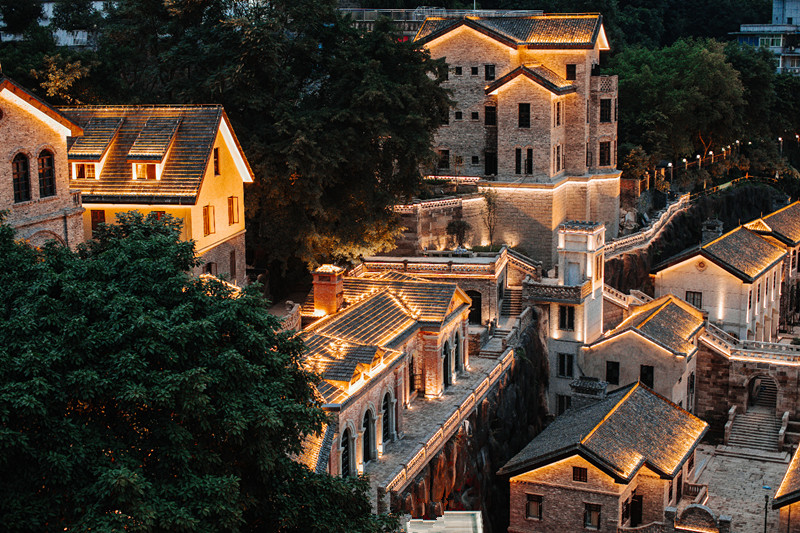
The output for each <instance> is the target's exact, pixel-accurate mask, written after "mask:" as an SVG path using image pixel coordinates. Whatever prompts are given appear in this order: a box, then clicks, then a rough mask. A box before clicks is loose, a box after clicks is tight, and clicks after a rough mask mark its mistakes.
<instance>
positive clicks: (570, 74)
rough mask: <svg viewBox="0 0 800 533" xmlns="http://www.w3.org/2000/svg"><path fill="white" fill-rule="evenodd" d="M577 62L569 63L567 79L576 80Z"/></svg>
mask: <svg viewBox="0 0 800 533" xmlns="http://www.w3.org/2000/svg"><path fill="white" fill-rule="evenodd" d="M575 67H576V65H575V63H570V64H568V65H567V80H568V81H574V80H575V77H576V76H575Z"/></svg>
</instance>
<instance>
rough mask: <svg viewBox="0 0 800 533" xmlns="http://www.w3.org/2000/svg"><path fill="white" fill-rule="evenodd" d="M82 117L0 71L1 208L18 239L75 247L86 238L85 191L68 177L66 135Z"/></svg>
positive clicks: (73, 131) (74, 132)
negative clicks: (76, 117) (70, 114)
mask: <svg viewBox="0 0 800 533" xmlns="http://www.w3.org/2000/svg"><path fill="white" fill-rule="evenodd" d="M82 132H83V130H82V128H81V126H80V125H79V124H78V122H77V121H75V120H73V119H71V118H70V117H68V116H66V115H65V114H64V113H62V112H60V111H58V110H57V109H55V108H53V107H51V106H50V105H49V104H47V102H45V101H43V100H42V99H40V98H39V97H37V96H35V95H34V94H32V93H30V92H29V91H27V90H26V89H25V88H23V87H21V86H20V85H18V84H17V83H16V82H14V81H12V80H11V79H9V78H7V77H4V76H2V74H0V143H1V144H2V146H3V154H4V155H3V157H4V158H5V159H4V161H3V163H2V165H1V166H2V169H0V177H1V178H2V179H0V211H2V210H7V211H8V215H7V218H6V223H7V224H9V225H11V227H13V228H14V229H15V230H16V236H17V238H18V239H23V240H27V241H29V242H30V243H31V244H32V245H34V246H41V245H42V244H44V243H45V242H47V241H56V242H58V243H61V244H63V245H65V246H69V247H70V248H74V247H75V246H76V245H77V244H78V243H80V242H83V226H82V224H81V216H82V213H83V207H82V206H81V194H80V191H78V190H74V189H75V188H74V184H73V183H72V182H71V181H70V179H69V164H68V163H67V139H68V138H69V137H71V136H78V135H81V134H82Z"/></svg>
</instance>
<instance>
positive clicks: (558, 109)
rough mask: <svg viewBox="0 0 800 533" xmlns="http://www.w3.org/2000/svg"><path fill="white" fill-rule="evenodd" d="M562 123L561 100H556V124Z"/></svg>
mask: <svg viewBox="0 0 800 533" xmlns="http://www.w3.org/2000/svg"><path fill="white" fill-rule="evenodd" d="M560 125H561V102H556V126H560Z"/></svg>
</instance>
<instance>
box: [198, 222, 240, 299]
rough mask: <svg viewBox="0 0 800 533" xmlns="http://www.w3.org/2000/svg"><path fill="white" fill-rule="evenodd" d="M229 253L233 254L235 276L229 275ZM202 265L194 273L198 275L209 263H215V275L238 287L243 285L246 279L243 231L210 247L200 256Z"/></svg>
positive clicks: (204, 270)
mask: <svg viewBox="0 0 800 533" xmlns="http://www.w3.org/2000/svg"><path fill="white" fill-rule="evenodd" d="M231 253H234V254H235V261H236V276H235V279H234V276H232V275H231V266H232V265H231ZM200 259H201V260H202V261H203V263H204V264H203V265H201V266H199V267H197V268H195V270H194V274H195V275H199V274H201V273H203V272H207V270H206V268H207V266H208V265H209V263H215V264H216V275H217V276H218V277H220V278H223V279H225V280H227V281H230V282H231V283H235V284H236V285H239V286H240V287H243V286H244V283H245V279H246V272H245V257H244V233H240V234H239V235H236V236H234V237H232V238H230V239H228V240H227V241H224V242H222V243H220V244H218V245H217V246H215V247H213V248H211V249H210V250H208V251H207V252H206V253H204V254H203V255H201V256H200Z"/></svg>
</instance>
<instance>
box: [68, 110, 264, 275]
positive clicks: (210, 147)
mask: <svg viewBox="0 0 800 533" xmlns="http://www.w3.org/2000/svg"><path fill="white" fill-rule="evenodd" d="M61 111H62V112H63V113H64V114H65V115H66V116H67V117H69V118H70V119H71V120H73V121H74V122H76V123H77V124H79V125H80V126H81V127H82V128H83V135H82V136H80V137H72V138H71V139H70V140H69V145H68V158H69V167H70V168H69V170H70V178H71V179H70V185H71V186H72V187H73V188H75V189H79V190H80V191H81V193H82V196H83V201H84V204H85V207H86V211H85V213H84V217H83V226H84V232H85V234H86V237H87V238H89V237H90V236H91V234H92V233H93V232H94V231H95V230H96V228H97V226H98V224H101V223H113V222H114V220H115V217H116V215H117V213H120V212H124V211H134V210H135V211H140V212H142V213H145V214H147V213H153V212H155V213H158V214H169V215H171V216H173V217H175V218H178V219H180V220H181V221H182V222H183V233H182V235H181V237H182V238H183V239H185V240H189V239H192V240H194V241H195V243H196V252H197V255H198V256H199V257H200V258H201V259H202V260H203V265H202V266H201V267H199V268H198V272H196V273H200V272H204V273H208V274H213V275H219V276H220V277H222V278H225V279H227V280H229V281H231V282H233V283H236V284H238V285H241V284H242V283H243V282H244V280H245V257H244V254H245V241H244V234H245V227H244V183H251V182H252V181H253V172H252V170H251V169H250V165H249V163H248V162H247V158H246V157H245V155H244V152H243V151H242V148H241V146H240V145H239V142H238V140H237V139H236V135H235V134H234V132H233V128H232V127H231V124H230V121H229V120H228V117H227V115H226V114H225V110H224V109H223V108H222V106H219V105H202V106H198V105H165V106H154V105H147V106H78V107H66V108H62V109H61Z"/></svg>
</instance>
